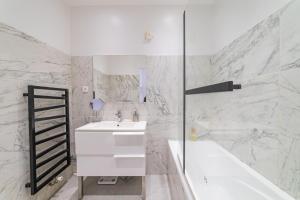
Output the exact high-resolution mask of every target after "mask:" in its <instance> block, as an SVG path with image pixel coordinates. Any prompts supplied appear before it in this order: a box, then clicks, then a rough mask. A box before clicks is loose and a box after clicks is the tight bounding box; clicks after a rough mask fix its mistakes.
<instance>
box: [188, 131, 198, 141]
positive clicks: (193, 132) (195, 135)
mask: <svg viewBox="0 0 300 200" xmlns="http://www.w3.org/2000/svg"><path fill="white" fill-rule="evenodd" d="M190 139H191V140H192V141H197V139H198V135H197V130H196V129H195V128H191V133H190Z"/></svg>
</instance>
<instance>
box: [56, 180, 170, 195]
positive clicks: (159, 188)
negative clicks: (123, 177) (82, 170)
mask: <svg viewBox="0 0 300 200" xmlns="http://www.w3.org/2000/svg"><path fill="white" fill-rule="evenodd" d="M87 183H88V184H90V185H89V186H88V187H89V189H88V190H87V193H88V195H85V196H84V198H83V200H140V199H141V198H140V197H139V196H137V195H135V194H136V188H138V190H139V188H140V185H139V179H132V180H131V182H130V184H132V186H130V187H127V189H128V188H129V190H130V191H127V192H125V194H127V195H122V196H115V195H112V194H114V193H113V189H112V188H111V187H109V186H108V187H106V188H105V187H103V186H100V187H99V186H98V185H97V184H95V185H93V184H94V183H96V179H95V180H94V179H93V178H92V179H90V181H89V182H87ZM119 184H120V187H119V188H120V190H125V189H126V188H125V187H124V183H122V181H120V183H119ZM76 187H78V186H77V177H76V176H73V177H72V178H71V179H70V180H69V182H68V183H67V184H66V185H65V187H63V188H62V189H61V191H59V192H58V193H57V194H56V195H55V196H54V197H53V198H52V199H51V200H75V199H76V198H75V197H74V196H75V195H74V194H73V193H74V189H75V188H76ZM134 187H136V188H134ZM76 189H77V188H76ZM96 189H98V190H99V191H96ZM100 190H102V191H103V190H106V195H105V196H99V195H97V194H101V193H102V192H101V191H100ZM120 192H121V191H118V192H116V193H120ZM95 193H96V195H93V194H95ZM146 200H171V197H170V191H169V185H168V179H167V176H166V175H148V176H147V177H146Z"/></svg>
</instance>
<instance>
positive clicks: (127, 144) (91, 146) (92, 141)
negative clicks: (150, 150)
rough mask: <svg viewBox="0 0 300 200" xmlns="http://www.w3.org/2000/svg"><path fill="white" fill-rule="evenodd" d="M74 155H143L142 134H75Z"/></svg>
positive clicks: (143, 140) (143, 139)
mask: <svg viewBox="0 0 300 200" xmlns="http://www.w3.org/2000/svg"><path fill="white" fill-rule="evenodd" d="M75 145H76V146H75V149H76V154H77V155H78V156H80V155H113V154H145V135H144V132H114V133H112V132H75Z"/></svg>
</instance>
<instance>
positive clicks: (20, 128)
mask: <svg viewBox="0 0 300 200" xmlns="http://www.w3.org/2000/svg"><path fill="white" fill-rule="evenodd" d="M0 44H1V45H0V80H1V84H0V109H1V114H0V121H1V122H0V130H1V132H0V137H1V141H0V176H1V180H0V191H1V193H0V199H11V200H14V199H16V200H17V199H18V200H19V199H21V200H23V199H24V200H25V199H28V200H29V199H35V200H38V199H41V200H44V199H48V198H50V197H51V195H52V194H53V193H54V192H55V191H57V189H59V187H61V185H62V184H57V185H55V186H54V187H49V186H46V187H45V188H44V189H42V190H41V191H40V192H39V193H38V194H36V195H35V196H31V195H30V191H29V189H26V188H25V187H24V186H25V183H27V182H28V181H29V139H28V114H27V113H28V111H27V99H26V97H23V96H22V95H23V93H25V92H27V86H28V85H29V84H31V85H42V86H50V87H62V88H68V89H71V62H70V56H68V55H65V54H64V53H62V52H60V51H58V50H56V49H54V48H52V47H49V46H47V45H46V44H44V43H42V42H39V41H38V40H36V39H34V38H33V37H31V36H29V35H26V34H25V33H22V32H20V31H18V30H16V29H14V28H12V27H9V26H6V25H5V24H0ZM71 92H72V91H71V90H70V93H71ZM49 103H51V102H50V101H45V102H43V103H39V104H40V105H48V104H49ZM41 114H43V113H40V114H39V115H41ZM46 126H47V123H41V124H40V125H39V128H42V127H46ZM70 172H71V169H70V168H68V169H67V170H65V172H64V173H63V175H64V176H65V178H66V179H67V178H68V177H69V176H70Z"/></svg>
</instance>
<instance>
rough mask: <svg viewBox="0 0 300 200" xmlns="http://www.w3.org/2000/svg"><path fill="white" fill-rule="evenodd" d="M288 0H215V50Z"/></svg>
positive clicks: (288, 0)
mask: <svg viewBox="0 0 300 200" xmlns="http://www.w3.org/2000/svg"><path fill="white" fill-rule="evenodd" d="M288 2H290V0H215V11H214V17H215V19H214V20H215V22H214V23H215V25H214V26H215V30H214V33H215V35H214V42H215V44H214V45H215V46H214V49H215V51H218V50H220V49H222V48H223V47H224V46H226V45H228V44H230V43H231V42H232V41H233V40H235V39H236V38H238V37H239V36H241V35H242V34H244V33H245V32H246V31H248V30H249V29H251V28H252V27H253V26H255V25H256V24H258V23H259V22H260V21H262V20H263V19H265V18H267V17H268V16H269V15H271V14H273V13H274V12H276V11H277V10H279V9H280V8H282V7H283V6H285V5H286V4H287V3H288Z"/></svg>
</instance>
